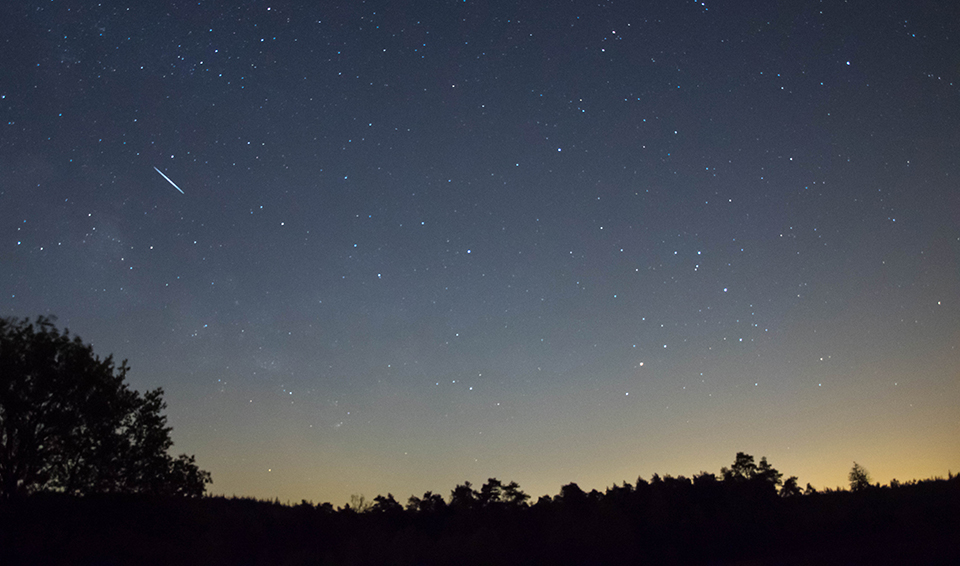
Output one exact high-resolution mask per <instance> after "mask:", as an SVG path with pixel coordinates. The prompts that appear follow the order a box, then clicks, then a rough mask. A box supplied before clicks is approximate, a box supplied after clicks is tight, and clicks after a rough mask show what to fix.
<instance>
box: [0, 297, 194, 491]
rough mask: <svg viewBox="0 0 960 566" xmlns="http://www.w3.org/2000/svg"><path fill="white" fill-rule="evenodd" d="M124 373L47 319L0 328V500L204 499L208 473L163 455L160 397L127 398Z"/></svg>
mask: <svg viewBox="0 0 960 566" xmlns="http://www.w3.org/2000/svg"><path fill="white" fill-rule="evenodd" d="M128 370H129V367H128V366H127V364H126V360H124V361H123V362H121V363H120V365H119V366H118V365H116V364H114V362H113V356H112V355H111V356H108V357H106V358H105V359H101V358H100V357H98V356H97V355H96V354H94V353H93V348H92V347H91V346H90V345H87V344H84V343H83V341H82V340H81V339H80V338H79V337H77V336H74V337H72V338H71V337H70V334H69V331H68V330H66V329H65V330H63V331H62V332H61V331H60V330H58V329H57V328H56V327H55V326H54V323H53V319H51V318H47V317H43V316H40V317H38V318H37V320H36V322H34V323H31V322H30V321H29V320H28V319H23V320H17V319H11V318H0V498H3V499H7V498H10V497H14V496H17V495H27V494H30V493H34V492H37V491H46V490H52V491H62V492H65V493H69V494H78V495H82V494H90V493H101V492H108V493H148V494H157V495H184V496H199V495H202V494H203V493H204V491H205V490H206V484H208V483H210V481H211V477H210V473H209V472H206V471H203V470H200V469H199V468H198V467H197V465H196V462H195V459H194V457H193V456H187V455H185V454H181V455H180V456H178V457H177V458H174V457H173V456H171V455H170V454H169V453H168V451H169V449H170V448H171V447H172V446H173V441H172V440H171V438H170V432H171V430H172V429H171V428H170V427H168V426H166V421H167V418H166V416H164V415H163V414H162V412H163V410H164V409H165V408H166V403H165V402H164V401H163V390H162V389H160V388H157V389H154V390H152V391H147V392H146V393H144V394H142V395H141V394H140V393H138V392H137V391H133V390H131V389H129V388H128V386H127V384H126V383H125V382H124V380H125V378H126V374H127V371H128Z"/></svg>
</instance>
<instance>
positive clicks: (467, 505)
mask: <svg viewBox="0 0 960 566" xmlns="http://www.w3.org/2000/svg"><path fill="white" fill-rule="evenodd" d="M477 496H478V494H477V492H476V491H474V489H473V484H471V483H470V482H468V481H465V482H463V483H462V484H460V485H457V487H455V488H453V491H451V492H450V507H451V508H453V509H459V510H469V509H473V508H475V507H476V506H477Z"/></svg>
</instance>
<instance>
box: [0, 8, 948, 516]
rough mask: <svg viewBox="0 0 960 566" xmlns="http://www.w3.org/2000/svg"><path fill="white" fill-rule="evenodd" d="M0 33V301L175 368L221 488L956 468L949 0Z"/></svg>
mask: <svg viewBox="0 0 960 566" xmlns="http://www.w3.org/2000/svg"><path fill="white" fill-rule="evenodd" d="M314 4H318V5H314ZM0 49H2V51H0V114H2V120H0V127H2V130H0V174H2V176H0V316H5V317H17V318H23V317H30V318H34V317H36V316H37V315H39V314H45V315H56V316H57V317H58V319H57V325H58V326H59V327H61V328H63V327H66V328H69V329H70V331H71V332H72V333H74V334H77V335H79V336H80V337H81V338H82V339H83V340H84V341H86V342H89V343H91V344H92V345H93V347H94V350H95V351H96V352H97V353H98V354H100V355H101V356H106V355H108V354H111V353H112V354H114V356H115V357H116V358H117V359H118V360H119V359H124V358H126V359H128V360H129V364H130V366H131V367H132V370H131V372H130V373H129V374H128V382H129V383H130V385H131V386H132V387H134V388H136V389H138V390H141V391H143V390H145V389H149V388H155V387H163V389H164V390H165V392H166V393H165V398H166V400H167V402H168V404H169V406H168V409H167V411H166V412H167V415H168V416H169V424H170V425H172V426H173V427H174V430H173V439H174V442H175V446H174V450H175V452H176V453H181V452H186V453H190V454H194V453H195V454H196V455H197V462H198V464H199V465H200V467H201V468H203V469H206V470H209V471H210V472H211V473H212V474H213V479H214V483H213V484H212V485H211V487H210V491H211V492H212V493H223V494H227V495H232V494H236V495H245V496H255V497H262V498H271V499H272V498H274V497H279V498H280V499H281V500H282V501H288V500H289V501H292V502H299V501H300V500H301V499H308V500H313V501H316V502H319V501H330V502H333V503H334V504H336V505H340V504H342V503H344V502H346V501H348V500H349V498H350V495H351V494H364V495H366V497H367V498H372V497H373V496H375V495H377V494H386V493H387V492H391V493H393V494H394V495H395V496H396V497H397V499H398V500H401V501H405V500H406V498H407V497H408V496H409V495H411V494H417V495H421V494H422V493H423V492H424V491H427V490H432V491H434V492H440V493H443V494H448V493H449V490H450V489H452V488H453V487H454V486H455V485H456V484H457V483H462V482H463V481H464V480H469V481H471V482H473V483H474V485H478V484H482V483H483V482H485V481H486V479H487V478H489V477H497V478H499V479H501V480H503V481H511V480H513V481H517V482H518V483H519V484H520V486H521V488H522V489H523V490H524V491H526V492H527V493H529V494H531V495H533V497H534V499H536V497H537V496H539V495H543V494H556V493H558V492H559V489H560V486H561V485H563V484H566V483H569V482H577V483H578V484H579V485H580V486H581V487H582V488H584V489H586V490H589V489H592V488H597V489H600V490H603V489H604V488H605V487H608V486H610V485H612V484H613V483H614V482H618V483H619V482H622V481H624V480H626V481H629V482H633V481H635V480H636V478H637V477H638V476H644V477H646V478H649V477H650V476H651V475H652V474H653V473H655V472H656V473H659V474H661V475H664V474H672V475H680V474H683V475H686V476H688V477H689V476H691V475H693V474H696V473H698V472H699V471H701V470H706V471H712V472H717V471H718V470H719V468H720V467H721V466H724V465H729V464H730V463H731V462H732V461H733V458H734V455H735V454H736V452H738V451H745V452H748V453H750V454H753V455H755V456H756V457H757V458H759V457H760V456H767V457H768V459H769V460H770V462H771V463H772V464H773V465H774V466H775V467H777V468H778V469H780V471H782V472H785V474H786V475H797V476H799V481H800V485H801V486H803V485H805V484H806V483H807V482H810V483H812V484H813V485H814V486H815V487H818V488H822V487H835V486H837V485H842V484H845V483H846V475H847V473H848V471H849V470H850V467H851V466H852V464H853V461H854V460H855V461H857V462H858V463H860V464H862V465H863V466H864V467H866V468H867V469H868V470H869V471H870V473H871V474H872V476H873V478H874V480H875V481H880V482H883V483H886V482H889V481H890V479H892V478H897V479H899V480H901V481H902V480H908V479H913V478H926V477H930V476H933V475H943V476H945V475H946V474H947V471H948V470H952V471H953V472H957V471H958V470H960V440H958V439H960V184H958V181H960V3H956V2H952V1H940V2H934V1H928V2H919V1H918V2H902V1H880V2H867V1H863V2H860V1H850V2H841V1H839V0H836V1H834V0H831V1H824V2H817V1H812V0H810V1H801V0H798V1H793V2H770V1H767V0H764V1H756V2H751V1H735V2H734V1H730V0H728V1H710V0H708V1H706V2H690V1H683V2H681V1H658V2H601V3H599V4H598V3H596V2H551V3H546V2H517V1H514V2H492V1H491V2H484V1H478V0H467V1H465V2H464V1H453V0H444V1H432V2H419V1H412V0H408V1H395V2H370V1H368V2H346V3H343V4H341V5H334V4H333V3H328V2H319V3H313V2H296V1H291V0H280V1H278V2H273V3H271V2H262V1H246V2H226V1H223V2H206V1H202V2H180V1H178V2H153V3H147V2H124V1H116V2H113V1H108V2H103V3H100V4H96V3H93V2H82V1H79V0H68V1H61V0H51V1H39V0H30V1H28V2H23V3H15V2H5V3H4V4H3V7H2V8H0ZM155 168H156V169H155ZM158 171H159V172H161V174H158ZM164 176H166V177H168V178H169V180H168V179H166V178H164ZM174 185H176V187H175V186H174ZM178 188H179V190H182V193H181V192H179V190H178Z"/></svg>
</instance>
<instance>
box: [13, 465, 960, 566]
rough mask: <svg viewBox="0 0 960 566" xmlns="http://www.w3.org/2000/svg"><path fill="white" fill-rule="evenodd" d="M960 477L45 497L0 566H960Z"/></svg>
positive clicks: (730, 473) (750, 471) (768, 472)
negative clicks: (273, 496) (339, 501)
mask: <svg viewBox="0 0 960 566" xmlns="http://www.w3.org/2000/svg"><path fill="white" fill-rule="evenodd" d="M958 532H960V477H957V476H953V475H949V476H948V477H947V478H946V479H943V478H937V479H930V480H923V481H911V482H906V483H899V482H891V485H888V486H880V485H877V484H871V483H870V482H869V475H868V474H867V473H866V470H864V469H863V468H862V467H860V466H858V465H855V466H854V469H853V470H851V472H850V489H849V490H847V489H836V490H824V491H818V490H815V489H813V488H812V487H810V486H809V485H808V486H807V487H806V488H805V489H800V488H799V486H797V485H796V478H787V479H786V480H783V477H782V474H780V472H779V471H777V470H776V469H774V468H773V467H772V466H771V465H770V464H769V463H767V461H766V459H761V460H760V462H759V463H755V462H754V459H753V457H752V456H750V455H748V454H743V453H740V454H737V457H736V459H735V461H734V463H733V465H732V466H731V467H730V468H724V469H722V470H721V471H720V473H719V474H713V473H708V472H702V473H700V474H697V475H695V476H693V477H692V478H686V477H683V476H679V477H671V476H663V477H660V476H658V475H654V476H653V477H652V478H650V479H649V480H644V479H642V478H641V479H638V480H637V481H636V482H635V483H633V484H630V483H624V484H622V485H614V486H612V487H609V488H607V489H606V490H605V491H603V492H601V491H598V490H592V491H589V492H586V491H584V490H583V489H581V488H580V487H579V486H577V484H574V483H571V484H567V485H565V486H563V487H562V488H561V489H560V493H559V494H557V495H555V496H543V497H540V498H539V499H538V500H537V501H536V502H532V501H531V498H530V497H529V496H528V495H527V494H525V493H524V492H523V491H522V490H521V489H520V486H519V485H517V484H516V483H515V482H507V483H504V482H501V481H500V480H497V479H495V478H491V479H489V480H488V481H487V482H486V483H484V484H483V485H482V486H480V487H479V488H474V486H473V485H472V484H470V483H469V482H465V483H463V484H461V485H458V486H456V487H455V488H454V489H453V490H452V491H451V492H450V494H449V496H447V497H443V496H442V495H440V494H436V493H432V492H427V493H425V494H423V495H422V496H413V497H410V498H409V499H408V500H407V501H406V502H403V503H401V502H400V501H397V500H396V499H395V497H394V496H393V495H391V494H387V495H385V496H383V495H378V496H376V497H374V498H373V499H372V500H366V499H365V498H363V497H359V496H357V497H354V498H353V501H352V502H351V503H350V504H347V505H344V506H342V507H340V508H334V507H333V506H332V505H331V504H329V503H323V504H319V505H314V504H312V503H310V502H307V501H304V502H301V503H300V504H298V505H282V504H280V503H279V502H269V501H259V500H255V499H249V498H225V497H203V498H182V497H181V498H175V497H157V496H150V495H131V494H99V495H91V496H86V497H74V496H67V495H64V494H61V493H49V492H47V493H38V494H34V495H32V496H30V497H28V498H26V499H22V500H17V501H11V502H8V503H6V504H4V505H2V506H0V564H281V565H282V564H291V565H292V564H347V565H354V564H357V565H359V564H398V565H405V564H409V565H420V564H424V565H429V564H478V565H479V564H623V563H631V564H731V563H770V562H775V563H778V564H814V563H815V564H906V563H913V564H960V537H958V536H957V533H958Z"/></svg>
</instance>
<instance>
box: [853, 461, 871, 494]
mask: <svg viewBox="0 0 960 566" xmlns="http://www.w3.org/2000/svg"><path fill="white" fill-rule="evenodd" d="M848 479H849V480H850V490H851V491H860V490H863V489H867V488H869V487H870V474H869V473H868V472H867V469H866V468H864V467H863V466H861V465H860V464H858V463H856V462H854V463H853V467H852V468H850V475H849V476H848Z"/></svg>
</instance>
